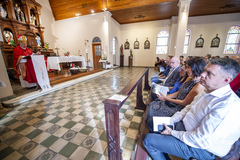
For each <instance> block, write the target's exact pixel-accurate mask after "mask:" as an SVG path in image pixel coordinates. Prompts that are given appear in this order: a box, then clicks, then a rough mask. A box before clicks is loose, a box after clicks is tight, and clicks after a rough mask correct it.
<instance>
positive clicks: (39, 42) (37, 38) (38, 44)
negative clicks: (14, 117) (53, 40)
mask: <svg viewBox="0 0 240 160" xmlns="http://www.w3.org/2000/svg"><path fill="white" fill-rule="evenodd" d="M36 41H37V46H38V47H40V46H41V38H40V37H39V36H37V37H36Z"/></svg>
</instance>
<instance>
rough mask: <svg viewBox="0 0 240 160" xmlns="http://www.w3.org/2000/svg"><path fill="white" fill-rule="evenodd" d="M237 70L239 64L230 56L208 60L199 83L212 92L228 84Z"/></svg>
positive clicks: (236, 73)
mask: <svg viewBox="0 0 240 160" xmlns="http://www.w3.org/2000/svg"><path fill="white" fill-rule="evenodd" d="M238 72H239V64H238V62H237V61H235V60H233V59H230V58H218V59H213V60H210V62H209V63H208V65H207V66H206V67H205V69H204V72H203V73H202V74H201V84H202V85H203V86H204V87H205V88H206V89H207V91H208V92H212V91H214V90H216V89H219V88H221V87H223V86H225V85H227V84H229V83H230V82H231V81H232V80H233V79H234V78H235V77H236V76H237V75H238Z"/></svg>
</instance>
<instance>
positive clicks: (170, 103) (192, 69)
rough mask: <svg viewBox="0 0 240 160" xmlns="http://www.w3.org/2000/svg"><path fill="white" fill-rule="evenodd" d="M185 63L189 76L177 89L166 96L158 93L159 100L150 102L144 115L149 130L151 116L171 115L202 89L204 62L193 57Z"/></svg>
mask: <svg viewBox="0 0 240 160" xmlns="http://www.w3.org/2000/svg"><path fill="white" fill-rule="evenodd" d="M186 64H187V74H188V76H189V77H188V79H187V80H186V81H185V83H183V85H182V86H181V87H180V88H179V91H178V92H175V93H173V94H169V95H167V96H164V95H161V94H160V95H158V99H159V100H160V101H153V102H152V103H150V105H149V109H148V112H147V115H146V122H147V124H148V128H149V131H150V132H152V131H153V119H152V117H153V116H162V117H171V116H172V115H173V114H174V113H176V112H177V111H180V110H182V109H183V108H184V107H185V106H186V105H188V104H190V103H191V102H192V101H193V99H194V97H195V96H196V95H197V94H198V93H200V92H201V91H203V89H204V87H203V86H202V85H201V84H200V83H199V81H200V75H201V73H202V72H203V71H204V67H205V66H206V62H205V61H204V60H203V59H202V58H200V57H194V58H191V59H189V60H188V61H187V63H186Z"/></svg>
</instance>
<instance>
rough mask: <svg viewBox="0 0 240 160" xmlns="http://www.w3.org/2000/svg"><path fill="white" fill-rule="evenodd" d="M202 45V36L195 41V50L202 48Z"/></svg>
mask: <svg viewBox="0 0 240 160" xmlns="http://www.w3.org/2000/svg"><path fill="white" fill-rule="evenodd" d="M203 44H204V39H203V38H202V35H200V38H198V39H197V41H196V45H195V47H196V48H202V47H203Z"/></svg>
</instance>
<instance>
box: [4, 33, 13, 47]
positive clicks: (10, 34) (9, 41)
mask: <svg viewBox="0 0 240 160" xmlns="http://www.w3.org/2000/svg"><path fill="white" fill-rule="evenodd" d="M3 34H4V36H5V40H6V41H7V43H8V44H11V40H12V41H13V35H12V33H11V32H10V31H4V32H3Z"/></svg>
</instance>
